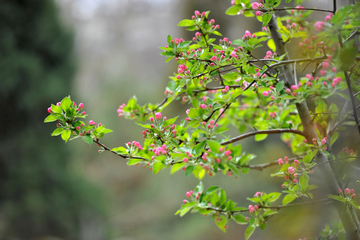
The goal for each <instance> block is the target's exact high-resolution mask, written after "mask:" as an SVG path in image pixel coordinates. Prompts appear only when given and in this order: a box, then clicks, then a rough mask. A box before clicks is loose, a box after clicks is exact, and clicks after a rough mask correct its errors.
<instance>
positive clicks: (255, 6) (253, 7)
mask: <svg viewBox="0 0 360 240" xmlns="http://www.w3.org/2000/svg"><path fill="white" fill-rule="evenodd" d="M251 7H252V9H254V10H256V9H258V8H259V3H257V2H254V3H253V4H252V5H251Z"/></svg>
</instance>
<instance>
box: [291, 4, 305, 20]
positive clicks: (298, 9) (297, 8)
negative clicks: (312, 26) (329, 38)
mask: <svg viewBox="0 0 360 240" xmlns="http://www.w3.org/2000/svg"><path fill="white" fill-rule="evenodd" d="M303 8H304V7H302V6H296V12H297V13H298V12H302V11H304V10H303ZM290 12H291V13H292V14H294V13H295V11H294V9H291V10H290ZM299 16H300V17H302V14H300V15H299Z"/></svg>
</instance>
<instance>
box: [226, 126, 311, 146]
mask: <svg viewBox="0 0 360 240" xmlns="http://www.w3.org/2000/svg"><path fill="white" fill-rule="evenodd" d="M279 133H295V134H298V135H301V136H303V137H306V135H305V133H304V132H303V131H300V130H295V129H270V130H259V131H254V132H249V133H245V134H242V135H240V136H237V137H234V138H231V139H230V140H228V141H225V142H222V143H221V145H227V144H230V143H234V142H237V141H240V140H242V139H245V138H248V137H251V136H255V135H257V134H279Z"/></svg>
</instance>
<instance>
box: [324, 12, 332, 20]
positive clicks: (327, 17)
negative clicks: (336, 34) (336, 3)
mask: <svg viewBox="0 0 360 240" xmlns="http://www.w3.org/2000/svg"><path fill="white" fill-rule="evenodd" d="M332 16H333V14H332V13H329V15H327V16H326V17H325V22H330V21H331V18H332Z"/></svg>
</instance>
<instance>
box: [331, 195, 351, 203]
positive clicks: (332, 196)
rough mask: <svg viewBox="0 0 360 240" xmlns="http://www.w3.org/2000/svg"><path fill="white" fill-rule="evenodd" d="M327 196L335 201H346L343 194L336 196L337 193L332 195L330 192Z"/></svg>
mask: <svg viewBox="0 0 360 240" xmlns="http://www.w3.org/2000/svg"><path fill="white" fill-rule="evenodd" d="M327 196H328V197H329V198H332V199H335V200H337V201H340V202H343V203H346V199H345V198H344V197H343V196H337V195H332V194H328V195H327Z"/></svg>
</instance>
